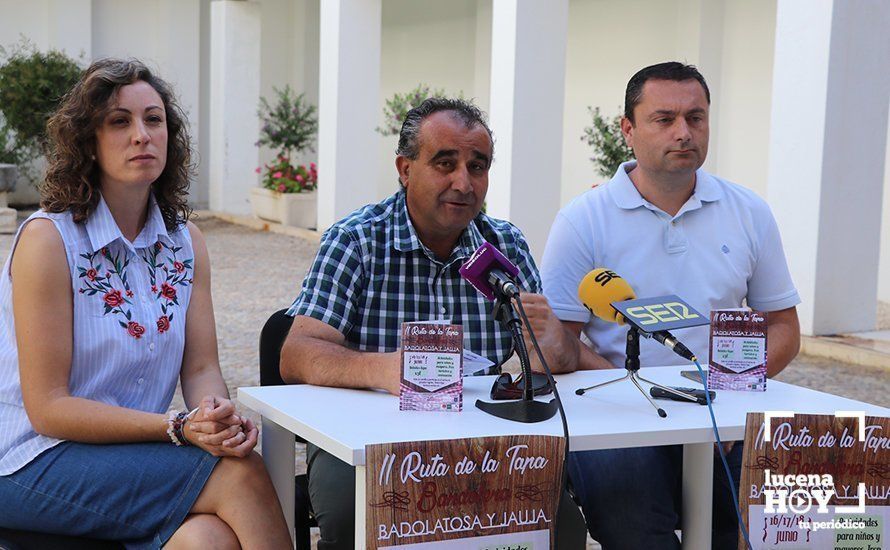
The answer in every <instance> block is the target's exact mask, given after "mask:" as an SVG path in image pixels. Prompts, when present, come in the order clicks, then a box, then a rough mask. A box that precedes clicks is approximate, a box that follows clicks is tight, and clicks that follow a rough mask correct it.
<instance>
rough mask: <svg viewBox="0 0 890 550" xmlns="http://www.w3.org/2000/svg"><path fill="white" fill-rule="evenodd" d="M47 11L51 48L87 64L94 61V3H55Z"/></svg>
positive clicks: (58, 0)
mask: <svg viewBox="0 0 890 550" xmlns="http://www.w3.org/2000/svg"><path fill="white" fill-rule="evenodd" d="M47 8H48V9H47V15H48V19H47V31H48V32H47V38H48V45H49V47H50V48H54V49H56V50H62V51H64V52H65V53H67V54H68V55H69V56H70V57H72V58H74V59H78V60H79V61H81V62H83V63H89V62H90V61H92V56H93V2H92V0H51V1H50V2H49V4H48V5H47ZM81 54H83V59H82V60H81V59H80V56H81Z"/></svg>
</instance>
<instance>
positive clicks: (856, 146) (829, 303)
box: [768, 0, 890, 334]
mask: <svg viewBox="0 0 890 550" xmlns="http://www.w3.org/2000/svg"><path fill="white" fill-rule="evenodd" d="M777 9H778V11H777V18H776V52H775V63H774V67H773V71H774V72H773V100H772V116H771V135H770V160H769V180H768V186H769V187H768V196H769V201H770V205H771V206H772V208H773V211H774V212H775V215H776V218H777V220H778V222H779V228H780V230H781V232H782V237H783V239H784V244H785V253H786V255H787V257H788V263H789V265H790V268H791V274H792V276H793V278H794V282H795V284H796V285H797V288H798V290H799V291H800V294H801V298H802V300H803V303H802V304H801V305H800V306H799V312H800V317H801V329H802V331H803V332H804V333H805V334H833V333H839V332H853V331H862V330H871V329H873V328H874V324H875V310H876V295H877V274H878V245H879V234H880V223H881V192H882V181H883V177H884V155H885V146H886V139H887V109H888V97H890V33H888V32H887V29H888V28H890V3H888V2H886V1H884V0H779V2H778V6H777Z"/></svg>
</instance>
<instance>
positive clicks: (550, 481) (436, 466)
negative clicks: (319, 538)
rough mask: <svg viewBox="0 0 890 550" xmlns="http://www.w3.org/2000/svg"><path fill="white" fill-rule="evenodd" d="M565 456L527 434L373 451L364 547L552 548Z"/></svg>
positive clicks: (558, 447)
mask: <svg viewBox="0 0 890 550" xmlns="http://www.w3.org/2000/svg"><path fill="white" fill-rule="evenodd" d="M564 450H565V440H564V439H563V438H560V437H552V436H529V435H522V436H519V435H517V436H505V437H484V438H473V439H450V440H440V441H420V442H404V443H387V444H380V445H368V446H367V447H366V448H365V455H366V465H367V499H368V500H367V505H366V510H367V547H368V548H388V547H393V546H398V547H399V548H400V549H403V548H411V549H421V548H426V547H431V546H432V545H430V544H429V543H432V542H436V544H435V548H436V549H437V550H440V549H441V550H444V549H447V550H451V549H452V548H454V549H457V548H466V547H467V546H466V545H467V543H468V540H469V539H472V544H473V548H475V549H478V550H484V549H490V550H496V549H504V548H512V549H514V550H518V549H522V550H543V549H545V548H550V547H551V545H552V539H551V536H552V535H551V531H552V527H553V525H554V517H555V515H556V510H557V506H558V503H559V496H560V491H561V482H562V466H563V454H564ZM441 541H447V542H444V543H443V542H441ZM461 541H463V542H461Z"/></svg>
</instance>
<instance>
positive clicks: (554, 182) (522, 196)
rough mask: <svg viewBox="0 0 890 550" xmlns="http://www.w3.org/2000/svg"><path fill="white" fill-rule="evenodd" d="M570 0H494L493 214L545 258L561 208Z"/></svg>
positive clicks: (490, 196)
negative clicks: (563, 125)
mask: <svg viewBox="0 0 890 550" xmlns="http://www.w3.org/2000/svg"><path fill="white" fill-rule="evenodd" d="M568 9H569V3H568V0H556V1H545V0H494V1H493V5H492V32H491V100H490V103H489V110H490V113H491V129H492V131H493V132H494V136H495V162H494V165H493V166H492V169H491V176H490V184H489V187H488V213H489V214H491V215H492V216H494V217H496V218H503V219H507V220H510V221H511V222H513V223H514V224H516V226H517V227H519V229H521V230H522V232H523V233H525V236H526V238H527V239H528V242H529V246H530V247H531V251H532V254H533V255H534V256H535V257H536V258H540V257H541V254H542V253H543V251H544V245H545V244H546V242H547V234H548V233H549V232H550V225H551V224H552V222H553V218H554V217H555V216H556V212H557V211H558V210H559V200H560V188H561V185H560V183H561V180H560V178H561V172H562V135H563V132H562V119H563V100H564V90H565V53H566V34H567V32H566V31H567V25H568Z"/></svg>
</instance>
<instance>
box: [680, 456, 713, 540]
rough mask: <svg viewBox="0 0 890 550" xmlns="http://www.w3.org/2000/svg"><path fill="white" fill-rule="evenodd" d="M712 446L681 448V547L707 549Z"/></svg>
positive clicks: (710, 499)
mask: <svg viewBox="0 0 890 550" xmlns="http://www.w3.org/2000/svg"><path fill="white" fill-rule="evenodd" d="M713 492H714V444H713V443H693V444H688V445H683V548H693V549H695V550H699V549H704V550H708V549H710V548H711V515H712V513H713V510H712V505H713Z"/></svg>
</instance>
